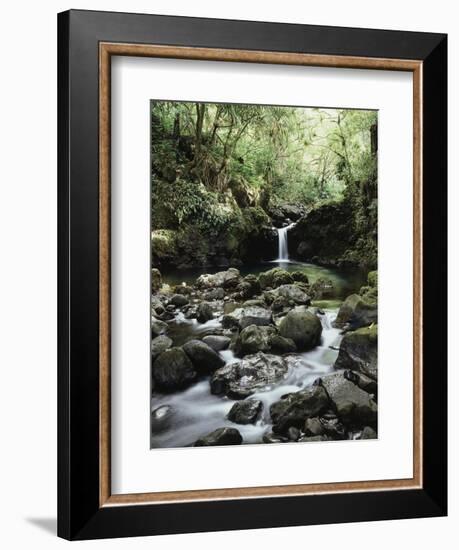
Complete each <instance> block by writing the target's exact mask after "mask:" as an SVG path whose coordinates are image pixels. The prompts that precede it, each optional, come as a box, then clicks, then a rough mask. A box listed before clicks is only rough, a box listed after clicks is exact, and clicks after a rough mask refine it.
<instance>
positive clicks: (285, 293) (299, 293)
mask: <svg viewBox="0 0 459 550" xmlns="http://www.w3.org/2000/svg"><path fill="white" fill-rule="evenodd" d="M269 294H270V295H271V296H272V297H273V306H274V303H275V302H276V301H277V300H279V299H280V298H283V299H284V301H285V300H286V301H287V303H288V304H291V305H306V306H307V305H309V304H310V303H311V298H310V297H309V296H308V295H307V294H306V292H304V291H303V290H302V289H301V288H300V287H299V286H297V285H295V284H291V285H281V286H279V287H278V288H276V289H275V290H271V291H270V292H269ZM275 307H277V306H275Z"/></svg>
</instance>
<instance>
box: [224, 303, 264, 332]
mask: <svg viewBox="0 0 459 550" xmlns="http://www.w3.org/2000/svg"><path fill="white" fill-rule="evenodd" d="M270 323H271V311H270V310H269V309H266V308H264V307H260V306H249V307H242V308H237V309H235V310H234V311H233V312H232V313H229V314H227V315H224V316H223V319H222V325H223V327H224V328H231V327H240V328H241V329H244V328H245V327H248V326H249V325H257V326H266V325H269V324H270Z"/></svg>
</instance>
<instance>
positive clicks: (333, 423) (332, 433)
mask: <svg viewBox="0 0 459 550" xmlns="http://www.w3.org/2000/svg"><path fill="white" fill-rule="evenodd" d="M320 422H321V424H322V427H323V430H324V433H325V434H326V435H328V436H329V438H330V439H333V440H335V441H339V440H341V439H346V435H347V432H346V428H345V427H344V425H343V424H342V422H340V420H339V418H337V417H335V418H321V419H320Z"/></svg>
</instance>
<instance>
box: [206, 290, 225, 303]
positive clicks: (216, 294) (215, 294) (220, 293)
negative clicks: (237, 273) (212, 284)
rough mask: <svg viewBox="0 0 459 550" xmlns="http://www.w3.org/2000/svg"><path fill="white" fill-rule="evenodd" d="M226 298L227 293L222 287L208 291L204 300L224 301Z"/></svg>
mask: <svg viewBox="0 0 459 550" xmlns="http://www.w3.org/2000/svg"><path fill="white" fill-rule="evenodd" d="M224 297H225V291H224V290H223V288H221V287H218V288H212V289H211V290H208V291H207V292H205V293H204V298H205V299H206V300H211V301H215V300H223V298H224Z"/></svg>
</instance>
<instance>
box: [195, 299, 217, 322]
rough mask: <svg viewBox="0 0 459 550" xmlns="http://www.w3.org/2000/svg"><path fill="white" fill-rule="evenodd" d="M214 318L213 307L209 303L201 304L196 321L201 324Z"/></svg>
mask: <svg viewBox="0 0 459 550" xmlns="http://www.w3.org/2000/svg"><path fill="white" fill-rule="evenodd" d="M213 318H214V312H213V309H212V307H211V306H210V305H209V304H208V303H207V302H201V303H200V304H199V305H198V308H197V310H196V319H197V320H198V322H199V323H207V321H210V320H211V319H213Z"/></svg>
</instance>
